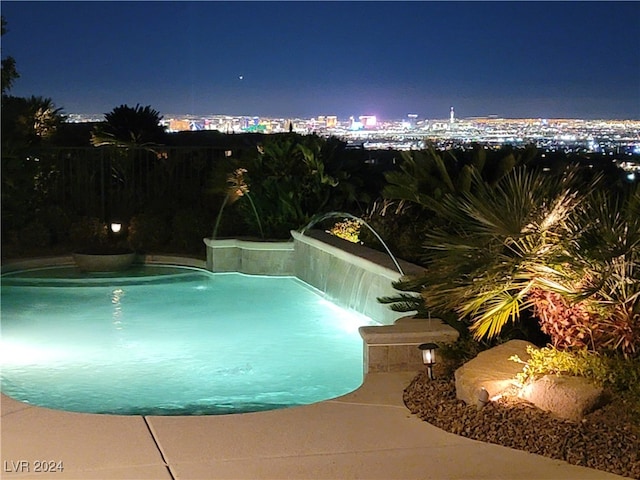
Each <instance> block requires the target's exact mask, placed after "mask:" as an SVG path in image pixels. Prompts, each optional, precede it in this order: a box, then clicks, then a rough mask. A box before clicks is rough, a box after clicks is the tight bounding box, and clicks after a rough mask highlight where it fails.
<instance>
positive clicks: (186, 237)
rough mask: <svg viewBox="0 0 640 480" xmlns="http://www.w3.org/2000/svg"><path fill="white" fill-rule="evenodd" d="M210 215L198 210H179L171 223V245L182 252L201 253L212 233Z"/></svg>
mask: <svg viewBox="0 0 640 480" xmlns="http://www.w3.org/2000/svg"><path fill="white" fill-rule="evenodd" d="M209 217H210V215H209V214H208V213H207V212H206V211H204V210H202V209H197V208H195V209H194V208H185V209H181V210H178V211H177V212H176V213H175V215H174V216H173V219H172V221H171V244H172V246H173V247H174V248H176V249H178V251H181V252H188V253H201V252H203V251H204V243H203V241H202V239H203V238H205V237H206V236H207V235H209V234H210V231H211V221H210V218H209Z"/></svg>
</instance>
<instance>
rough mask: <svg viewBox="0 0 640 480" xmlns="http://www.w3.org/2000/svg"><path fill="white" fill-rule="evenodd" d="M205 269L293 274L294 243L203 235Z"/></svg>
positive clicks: (256, 273)
mask: <svg viewBox="0 0 640 480" xmlns="http://www.w3.org/2000/svg"><path fill="white" fill-rule="evenodd" d="M204 243H205V245H206V246H207V270H210V271H212V272H240V273H246V274H249V275H295V270H294V257H293V249H294V244H293V242H291V241H289V242H254V241H249V240H237V239H229V240H212V239H210V238H205V239H204Z"/></svg>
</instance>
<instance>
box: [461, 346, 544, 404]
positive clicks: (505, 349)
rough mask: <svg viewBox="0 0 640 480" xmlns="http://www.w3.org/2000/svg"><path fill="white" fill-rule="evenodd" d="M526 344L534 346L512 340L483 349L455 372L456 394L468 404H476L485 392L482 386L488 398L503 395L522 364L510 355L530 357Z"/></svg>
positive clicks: (521, 357) (524, 358) (525, 358)
mask: <svg viewBox="0 0 640 480" xmlns="http://www.w3.org/2000/svg"><path fill="white" fill-rule="evenodd" d="M528 346H532V347H533V346H534V345H533V344H532V343H529V342H526V341H524V340H511V341H509V342H506V343H503V344H502V345H498V346H497V347H494V348H492V349H489V350H485V351H484V352H481V353H480V354H478V356H477V357H476V358H474V359H472V360H470V361H469V362H467V363H465V364H464V365H463V366H462V367H460V368H458V369H457V370H456V372H455V379H456V397H458V398H459V399H460V400H464V402H465V403H466V404H467V405H476V404H477V403H478V398H479V395H485V394H484V393H483V392H482V389H483V388H484V389H485V390H486V391H487V393H488V398H489V399H492V398H495V397H496V396H498V395H500V394H502V393H503V392H504V391H505V390H507V389H508V388H510V387H511V386H512V385H513V381H514V379H515V376H516V374H517V373H519V372H521V371H522V364H520V363H517V362H514V361H513V360H509V358H510V357H511V356H513V355H518V357H520V359H521V360H523V361H525V362H526V361H527V360H529V354H528V353H527V347H528Z"/></svg>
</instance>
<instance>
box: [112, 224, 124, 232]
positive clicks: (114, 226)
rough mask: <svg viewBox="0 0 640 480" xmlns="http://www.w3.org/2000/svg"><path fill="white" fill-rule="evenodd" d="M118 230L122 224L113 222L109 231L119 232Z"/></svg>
mask: <svg viewBox="0 0 640 480" xmlns="http://www.w3.org/2000/svg"><path fill="white" fill-rule="evenodd" d="M120 230H122V224H121V223H117V222H113V223H112V224H111V231H112V232H113V233H120Z"/></svg>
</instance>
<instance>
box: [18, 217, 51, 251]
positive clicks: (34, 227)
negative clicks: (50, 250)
mask: <svg viewBox="0 0 640 480" xmlns="http://www.w3.org/2000/svg"><path fill="white" fill-rule="evenodd" d="M18 239H19V241H20V244H21V246H24V247H28V248H31V247H48V246H49V245H51V232H50V231H49V229H48V228H47V227H46V225H45V224H44V223H43V222H42V221H40V220H34V221H32V222H29V223H28V224H26V225H25V226H24V227H23V228H21V229H20V230H19V231H18Z"/></svg>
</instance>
